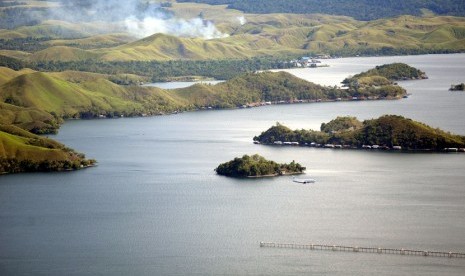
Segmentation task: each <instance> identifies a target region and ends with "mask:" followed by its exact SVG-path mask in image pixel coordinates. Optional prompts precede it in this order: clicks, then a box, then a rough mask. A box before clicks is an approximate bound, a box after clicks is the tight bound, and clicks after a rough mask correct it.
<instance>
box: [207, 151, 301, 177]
mask: <svg viewBox="0 0 465 276" xmlns="http://www.w3.org/2000/svg"><path fill="white" fill-rule="evenodd" d="M305 169H306V168H305V167H303V166H302V165H300V164H299V163H296V162H295V161H292V162H291V163H289V164H279V163H276V162H274V161H270V160H266V159H265V158H264V157H263V156H260V155H258V154H254V155H252V156H249V155H244V156H242V157H241V158H239V157H236V158H234V159H233V160H231V161H229V162H226V163H222V164H220V165H219V166H218V167H217V168H216V169H215V171H216V173H217V174H219V175H224V176H229V177H239V178H241V177H249V178H253V177H257V178H258V177H270V176H279V175H292V174H301V173H303V172H304V171H305Z"/></svg>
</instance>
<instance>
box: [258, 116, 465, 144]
mask: <svg viewBox="0 0 465 276" xmlns="http://www.w3.org/2000/svg"><path fill="white" fill-rule="evenodd" d="M254 140H256V141H259V142H261V143H263V144H273V143H274V142H275V141H281V142H299V143H300V144H301V145H303V144H305V143H307V144H308V145H310V144H311V143H317V144H321V145H324V144H334V145H335V144H338V145H342V146H346V147H355V148H363V147H364V145H365V147H366V146H367V145H368V146H370V147H371V146H372V145H377V146H378V148H380V149H392V148H393V147H401V148H402V149H404V150H434V151H442V150H444V149H445V148H465V136H460V135H454V134H451V133H449V132H445V131H442V130H440V129H437V128H436V129H435V128H432V127H430V126H427V125H425V124H423V123H420V122H416V121H413V120H411V119H408V118H404V117H402V116H396V115H384V116H381V117H380V118H378V119H372V120H366V121H363V122H360V121H358V120H357V119H355V118H353V117H338V118H336V119H335V120H333V121H331V122H329V123H327V124H324V123H323V124H322V126H321V131H314V130H291V129H289V128H287V127H285V126H283V125H280V124H277V125H276V126H272V127H271V128H269V129H268V130H266V131H264V132H262V133H261V134H260V135H259V136H256V137H254Z"/></svg>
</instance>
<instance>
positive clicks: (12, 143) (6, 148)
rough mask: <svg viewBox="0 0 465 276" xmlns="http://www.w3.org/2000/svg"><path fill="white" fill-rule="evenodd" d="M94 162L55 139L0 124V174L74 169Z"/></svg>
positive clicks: (91, 164)
mask: <svg viewBox="0 0 465 276" xmlns="http://www.w3.org/2000/svg"><path fill="white" fill-rule="evenodd" d="M95 163H96V161H95V160H88V159H85V156H84V155H83V154H80V153H76V152H75V151H73V150H72V149H69V148H66V147H65V146H64V145H62V144H60V143H58V142H56V141H53V140H50V139H47V138H44V137H41V136H37V135H34V134H32V133H30V132H27V131H25V130H22V129H20V128H18V127H15V126H11V125H9V126H6V125H2V124H0V174H5V173H19V172H37V171H67V170H76V169H81V168H85V167H89V166H93V165H95Z"/></svg>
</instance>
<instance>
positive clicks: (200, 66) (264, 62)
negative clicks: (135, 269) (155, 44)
mask: <svg viewBox="0 0 465 276" xmlns="http://www.w3.org/2000/svg"><path fill="white" fill-rule="evenodd" d="M28 67H30V68H32V69H35V70H39V71H52V72H61V71H65V70H74V71H86V72H94V73H102V74H123V73H124V74H135V75H140V76H146V77H149V78H150V80H151V81H152V82H156V81H166V80H170V79H171V78H175V77H183V76H204V77H211V78H215V79H219V80H228V79H231V78H233V77H236V76H239V75H241V74H244V73H246V72H255V71H260V70H268V69H285V68H290V67H292V65H291V64H290V63H288V62H286V61H285V59H284V58H283V57H257V58H251V59H228V60H200V61H196V60H171V61H108V62H106V61H98V60H90V59H89V60H84V61H70V62H31V63H29V64H28Z"/></svg>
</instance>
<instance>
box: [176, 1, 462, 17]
mask: <svg viewBox="0 0 465 276" xmlns="http://www.w3.org/2000/svg"><path fill="white" fill-rule="evenodd" d="M178 2H197V3H207V4H212V5H224V4H227V5H228V7H229V8H231V9H237V10H241V11H244V12H247V13H265V14H266V13H324V14H334V15H345V16H350V17H354V18H357V19H360V20H373V19H378V18H384V17H392V16H398V15H403V14H410V15H421V14H422V10H423V9H426V10H429V11H431V12H432V13H435V14H442V15H456V16H465V7H464V5H463V1H460V0H447V1H444V0H430V1H422V0H409V1H401V0H391V1H383V2H382V3H380V2H379V1H376V0H333V1H319V0H292V1H286V0H267V1H266V2H263V1H259V0H178Z"/></svg>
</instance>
